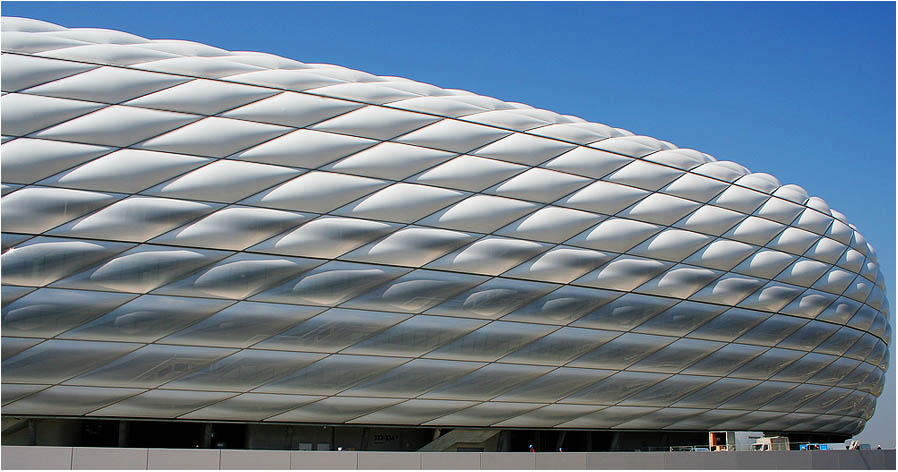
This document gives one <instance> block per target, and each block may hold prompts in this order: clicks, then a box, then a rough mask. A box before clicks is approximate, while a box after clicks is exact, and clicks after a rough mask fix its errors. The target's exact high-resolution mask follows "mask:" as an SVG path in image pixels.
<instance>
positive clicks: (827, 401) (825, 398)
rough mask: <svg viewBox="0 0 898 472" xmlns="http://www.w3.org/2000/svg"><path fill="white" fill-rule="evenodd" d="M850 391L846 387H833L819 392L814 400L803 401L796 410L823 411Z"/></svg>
mask: <svg viewBox="0 0 898 472" xmlns="http://www.w3.org/2000/svg"><path fill="white" fill-rule="evenodd" d="M851 392H852V391H851V390H848V389H847V388H839V387H833V388H831V389H829V390H827V391H826V392H823V393H822V394H820V396H818V397H817V398H815V399H814V401H812V402H807V403H805V404H804V405H802V406H801V407H800V408H799V409H798V410H797V411H798V412H799V413H825V412H827V410H829V409H830V408H832V407H833V406H834V405H835V404H836V403H838V402H839V400H841V399H842V398H845V396H846V395H849V394H850V393H851Z"/></svg>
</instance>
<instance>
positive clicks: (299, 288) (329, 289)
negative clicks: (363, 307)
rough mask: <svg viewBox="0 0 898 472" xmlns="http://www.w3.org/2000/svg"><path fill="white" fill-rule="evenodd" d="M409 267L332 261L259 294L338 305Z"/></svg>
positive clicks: (260, 297) (261, 298)
mask: <svg viewBox="0 0 898 472" xmlns="http://www.w3.org/2000/svg"><path fill="white" fill-rule="evenodd" d="M406 272H408V269H400V268H397V267H384V266H375V265H370V264H352V263H348V262H336V261H331V262H328V263H326V264H324V265H323V266H320V267H318V268H316V269H313V270H311V271H309V272H307V273H305V274H303V276H302V277H300V278H299V280H291V281H290V282H287V283H286V284H284V285H281V286H279V287H275V288H273V289H271V290H267V291H265V292H262V293H260V294H259V295H256V296H254V297H253V300H258V301H263V302H280V303H302V304H309V305H330V306H333V305H337V304H340V303H343V302H345V301H346V300H349V299H351V298H353V297H355V296H357V295H359V294H362V293H364V292H367V291H368V290H370V289H372V288H374V287H376V286H378V285H380V284H383V283H386V282H388V281H390V280H393V279H395V278H397V277H399V276H401V275H402V274H404V273H406Z"/></svg>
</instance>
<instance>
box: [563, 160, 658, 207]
mask: <svg viewBox="0 0 898 472" xmlns="http://www.w3.org/2000/svg"><path fill="white" fill-rule="evenodd" d="M575 151H576V150H575ZM575 151H572V152H570V153H567V154H564V155H562V156H561V157H559V158H558V159H556V160H554V161H552V162H551V163H549V165H548V166H547V167H556V168H559V169H561V170H563V169H562V168H561V166H556V165H554V164H556V163H559V162H560V161H561V160H562V159H564V158H565V156H568V155H572V154H573V153H574V152H575ZM621 160H624V158H621ZM629 161H630V160H629V159H626V162H629ZM583 167H584V168H585V167H586V166H583ZM578 170H579V169H578ZM577 173H580V174H583V175H587V173H586V172H577ZM647 195H649V193H648V192H646V191H645V190H639V189H637V188H634V187H628V186H625V185H618V184H613V183H610V182H602V181H597V182H593V183H592V184H590V185H589V186H587V187H585V188H583V189H581V190H579V191H578V192H576V193H574V194H573V195H571V196H569V197H565V198H563V199H561V200H559V201H558V202H556V204H558V205H562V206H566V207H571V208H578V209H581V210H586V211H590V212H593V213H602V214H606V215H613V214H615V213H617V212H619V211H621V210H623V209H624V208H626V207H628V206H630V205H631V204H633V203H634V202H636V201H638V200H640V199H642V198H644V197H645V196H647Z"/></svg>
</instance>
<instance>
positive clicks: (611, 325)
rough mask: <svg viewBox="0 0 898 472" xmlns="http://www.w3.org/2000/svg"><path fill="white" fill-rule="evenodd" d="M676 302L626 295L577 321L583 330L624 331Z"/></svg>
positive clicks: (576, 324)
mask: <svg viewBox="0 0 898 472" xmlns="http://www.w3.org/2000/svg"><path fill="white" fill-rule="evenodd" d="M674 303H676V300H674V299H670V298H660V297H653V296H651V295H638V294H635V293H628V294H626V295H624V296H623V297H620V298H618V299H616V300H614V301H612V302H610V303H607V304H605V305H603V306H601V307H600V308H598V309H596V310H594V311H592V312H591V313H589V314H587V315H586V316H583V317H582V318H580V319H579V320H577V321H576V322H575V323H574V324H573V325H574V326H578V327H583V328H598V329H614V330H619V331H626V330H629V329H632V328H634V327H636V326H638V325H639V324H640V323H642V322H643V321H645V320H647V319H649V318H651V317H653V316H655V315H657V314H658V313H661V312H662V311H664V310H666V309H668V308H670V307H671V306H672V305H673V304H674Z"/></svg>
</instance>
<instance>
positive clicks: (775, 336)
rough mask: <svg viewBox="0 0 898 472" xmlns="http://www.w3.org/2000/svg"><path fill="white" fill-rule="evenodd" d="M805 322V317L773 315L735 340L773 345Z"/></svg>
mask: <svg viewBox="0 0 898 472" xmlns="http://www.w3.org/2000/svg"><path fill="white" fill-rule="evenodd" d="M807 322H808V321H807V320H805V319H802V318H795V317H793V316H784V315H773V316H771V317H770V318H768V319H766V320H764V322H762V323H761V324H760V325H758V326H756V327H755V328H754V329H752V330H751V331H749V332H748V333H745V334H744V335H742V336H741V337H740V338H739V339H737V340H736V341H737V342H740V343H745V344H759V345H762V346H773V345H775V344H776V343H778V342H779V341H781V340H783V339H784V338H786V337H787V336H789V335H790V334H792V333H794V332H795V331H797V330H798V329H799V328H801V327H802V326H803V325H805V324H806V323H807Z"/></svg>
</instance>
